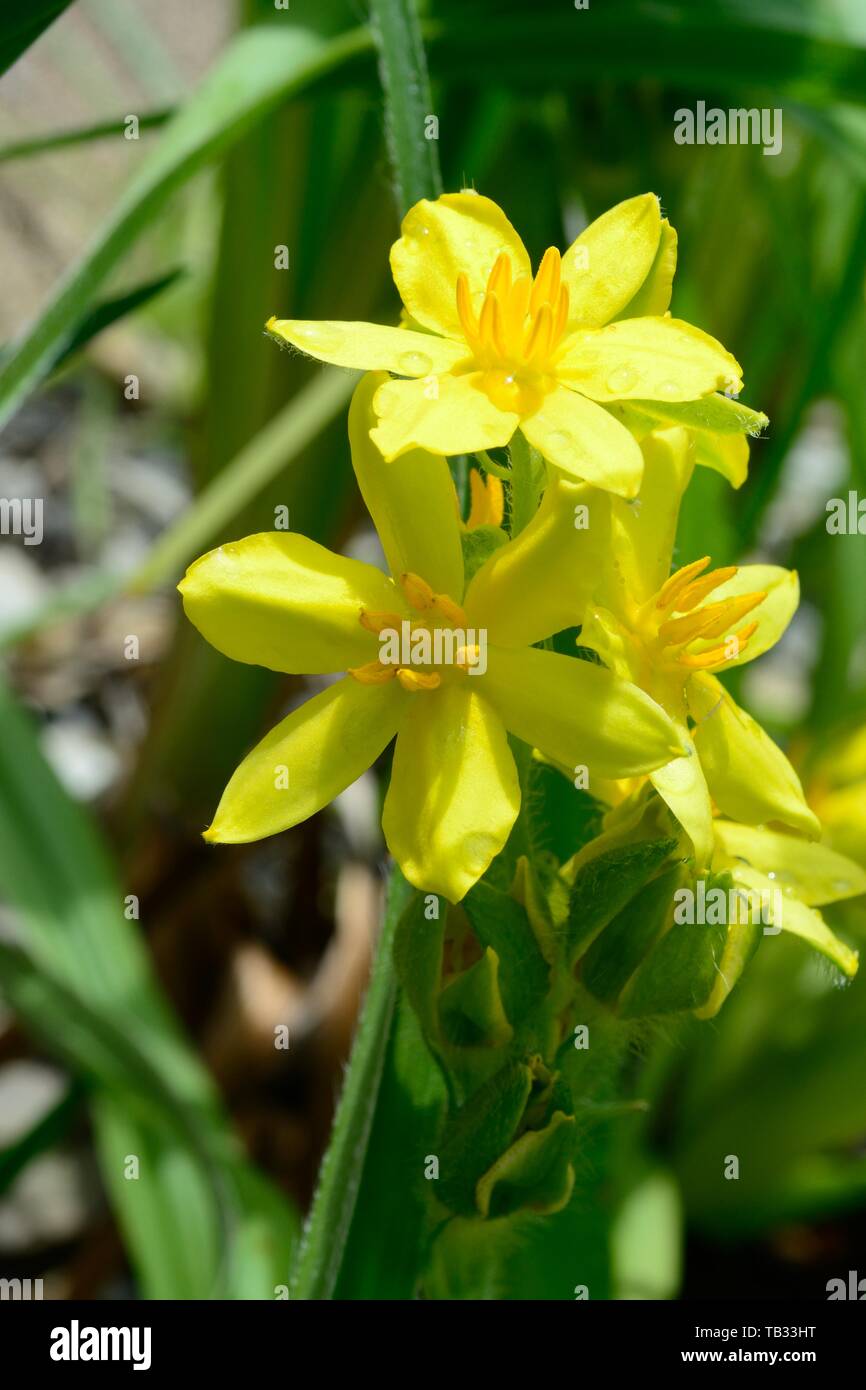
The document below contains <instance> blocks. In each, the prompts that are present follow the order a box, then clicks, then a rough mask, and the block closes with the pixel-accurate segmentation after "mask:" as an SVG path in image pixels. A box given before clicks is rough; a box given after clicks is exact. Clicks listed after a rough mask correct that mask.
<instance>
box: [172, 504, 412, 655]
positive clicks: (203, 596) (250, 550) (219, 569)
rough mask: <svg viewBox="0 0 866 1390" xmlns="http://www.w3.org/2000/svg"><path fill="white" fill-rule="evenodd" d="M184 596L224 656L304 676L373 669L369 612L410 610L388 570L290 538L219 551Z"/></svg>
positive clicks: (189, 577) (188, 582)
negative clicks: (365, 620)
mask: <svg viewBox="0 0 866 1390" xmlns="http://www.w3.org/2000/svg"><path fill="white" fill-rule="evenodd" d="M178 589H179V590H180V592H181V594H182V595H183V606H184V610H185V612H186V615H187V617H188V618H189V620H190V622H192V623H193V624H194V625H195V626H196V627H197V628H198V630H199V632H200V633H201V635H202V636H203V637H204V638H205V639H206V641H208V642H210V644H211V646H213V647H216V649H217V651H220V652H223V654H224V655H225V656H228V657H231V659H232V660H233V661H246V662H249V663H250V664H251V665H254V666H267V667H268V668H269V669H270V670H271V671H290V672H292V673H294V674H296V675H305V674H306V675H314V674H318V673H320V672H326V671H343V670H345V669H346V668H347V667H348V666H360V665H362V664H363V663H364V662H365V661H372V660H373V659H374V657H375V656H376V650H377V640H376V638H375V636H374V635H373V634H372V633H370V632H366V631H365V630H364V628H362V627H361V624H360V616H361V612H362V610H363V609H365V608H369V609H372V610H373V611H374V612H378V611H383V610H384V611H388V610H392V609H393V608H394V607H395V604H396V606H398V607H400V606H402V605H401V599H400V596H399V591H397V590H395V588H394V585H393V584H392V583H391V581H390V580H389V579H387V578H386V577H385V575H384V574H382V572H381V571H380V570H377V569H374V567H373V566H372V565H365V564H362V563H361V561H360V560H347V559H345V558H344V556H342V555H335V554H334V553H333V551H330V550H326V549H325V547H324V546H323V545H317V543H316V542H315V541H311V540H309V539H308V538H307V537H306V536H300V535H296V534H295V533H294V532H284V531H265V532H263V533H262V534H260V535H257V536H246V537H245V538H244V539H243V540H241V541H232V542H230V543H229V544H228V545H221V546H219V547H218V549H216V550H211V551H210V552H209V553H208V554H207V555H203V556H202V557H201V559H200V560H196V561H195V563H194V564H192V565H190V567H189V569H188V570H187V572H186V575H185V577H184V578H183V579H182V580H181V582H180V584H179V585H178Z"/></svg>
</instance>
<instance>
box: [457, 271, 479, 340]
mask: <svg viewBox="0 0 866 1390" xmlns="http://www.w3.org/2000/svg"><path fill="white" fill-rule="evenodd" d="M457 317H458V318H459V320H460V326H461V328H462V329H463V332H464V333H465V335H466V341H467V342H469V343H471V342H472V341H473V339H475V338H477V337H478V320H477V318H476V317H475V310H474V309H473V308H472V295H471V293H470V291H469V279H468V277H467V276H466V275H465V274H464V273H462V272H461V274H460V275H458V276H457Z"/></svg>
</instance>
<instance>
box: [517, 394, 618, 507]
mask: <svg viewBox="0 0 866 1390" xmlns="http://www.w3.org/2000/svg"><path fill="white" fill-rule="evenodd" d="M521 429H522V430H523V433H524V434H525V435H526V438H527V439H528V440H529V442H530V444H531V445H532V446H533V447H534V448H536V449H538V450H539V452H540V453H542V454H543V455H544V457H545V458H546V459H547V461H548V462H549V463H552V464H553V465H554V467H555V468H561V469H562V471H563V472H564V473H569V474H570V475H571V476H572V477H576V478H584V479H586V481H587V482H589V483H595V485H596V487H601V488H604V489H605V490H606V491H608V492H615V493H618V494H619V495H620V496H622V497H634V495H635V493H636V492H637V490H638V488H639V487H640V480H641V473H642V472H643V459H642V457H641V452H640V448H639V447H638V445H637V444H636V443H635V440H634V439H633V438H632V436H631V435H630V434H629V432H628V430H627V429H625V428H624V427H623V426H622V425H621V424H620V423H619V421H618V420H615V419H614V417H613V416H612V415H611V414H609V412H608V411H606V410H603V409H602V407H601V406H598V405H596V404H595V402H594V401H589V400H587V399H586V398H585V397H584V396H579V395H578V394H577V392H576V391H569V390H567V389H566V388H565V387H564V386H558V387H556V389H555V390H553V391H551V392H550V394H549V395H547V396H545V398H544V401H543V402H542V404H541V406H540V407H539V409H538V410H536V412H535V414H534V415H529V416H527V418H526V419H525V420H523V421H522V423H521Z"/></svg>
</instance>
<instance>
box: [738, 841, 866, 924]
mask: <svg viewBox="0 0 866 1390" xmlns="http://www.w3.org/2000/svg"><path fill="white" fill-rule="evenodd" d="M715 832H716V845H717V861H716V862H717V865H718V864H733V863H744V864H747V865H749V866H750V867H751V868H753V869H758V870H759V872H760V873H762V874H767V875H768V877H769V878H771V879H773V880H774V881H775V883H776V886H777V887H778V888H781V889H782V890H783V892H785V893H794V895H795V896H796V897H798V898H799V899H800V901H801V902H804V903H808V904H809V906H810V907H817V906H820V904H821V903H835V902H840V901H841V900H842V899H844V898H856V897H859V896H860V894H861V893H866V871H864V869H863V868H862V867H861V866H860V865H859V864H855V863H854V861H853V859H848V858H847V857H846V856H845V855H844V854H838V853H837V852H836V850H832V849H828V848H827V846H826V845H821V844H818V843H817V842H816V841H809V840H802V839H800V838H799V837H798V836H796V835H787V834H785V832H784V831H781V830H767V829H766V827H764V826H754V825H737V824H736V823H735V822H734V821H730V820H717V821H716V824H715Z"/></svg>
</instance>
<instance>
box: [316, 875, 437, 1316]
mask: <svg viewBox="0 0 866 1390" xmlns="http://www.w3.org/2000/svg"><path fill="white" fill-rule="evenodd" d="M411 891H412V890H411V889H410V887H409V885H408V884H407V882H406V880H405V879H404V877H403V875H402V874H401V873H400V871H399V869H397V868H394V869H392V871H391V881H390V885H389V893H388V905H387V909H386V912H385V922H384V926H383V928H382V934H381V936H380V938H379V943H378V947H377V951H376V959H375V961H374V963H373V973H372V975H371V978H370V987H369V990H368V991H367V997H366V999H365V1000H364V1007H363V1011H362V1013H361V1020H360V1023H359V1024H358V1031H357V1033H356V1035H355V1041H354V1043H353V1045H352V1055H351V1057H350V1058H349V1066H348V1069H347V1072H346V1079H345V1083H344V1085H343V1091H342V1094H341V1096H340V1100H339V1102H338V1105H337V1109H336V1113H335V1115H334V1123H333V1127H332V1129H331V1138H330V1141H329V1143H328V1149H327V1152H326V1154H325V1157H324V1159H323V1160H322V1166H321V1168H320V1170H319V1178H318V1183H317V1185H316V1192H315V1195H314V1197H313V1204H312V1207H311V1208H310V1214H309V1217H308V1219H307V1224H306V1226H305V1228H304V1236H303V1240H302V1243H301V1246H300V1249H299V1251H298V1258H297V1261H296V1263H295V1265H294V1268H293V1269H292V1273H291V1280H290V1289H291V1296H292V1298H299V1299H313V1300H315V1299H328V1298H331V1297H332V1296H333V1292H334V1287H335V1285H336V1282H337V1278H338V1275H339V1272H340V1265H341V1263H342V1259H343V1252H344V1249H345V1245H346V1241H347V1239H348V1235H349V1230H350V1227H351V1224H352V1217H353V1214H354V1210H355V1202H356V1199H357V1196H358V1185H359V1183H360V1180H361V1171H362V1167H363V1163H364V1157H365V1154H366V1151H367V1146H368V1144H369V1141H370V1135H371V1133H372V1129H373V1121H374V1118H375V1115H376V1106H377V1102H378V1096H379V1086H380V1083H381V1080H382V1075H383V1071H384V1065H385V1056H386V1052H387V1048H388V1039H389V1036H390V1030H391V1020H392V1017H393V1012H394V1005H395V999H396V978H395V974H394V966H393V961H392V950H393V945H394V933H395V931H396V928H397V922H398V921H399V919H400V916H401V912H402V910H403V908H404V906H405V904H406V901H407V898H408V895H409V893H410V892H411Z"/></svg>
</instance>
